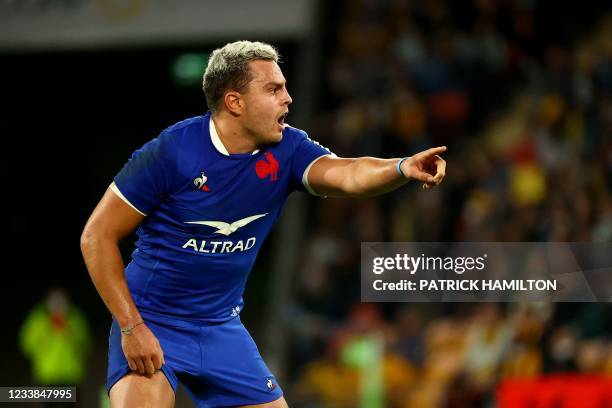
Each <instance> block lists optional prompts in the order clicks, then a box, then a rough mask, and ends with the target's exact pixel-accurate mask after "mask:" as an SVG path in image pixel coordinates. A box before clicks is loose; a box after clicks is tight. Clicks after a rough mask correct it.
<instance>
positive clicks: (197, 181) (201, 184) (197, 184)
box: [193, 171, 210, 191]
mask: <svg viewBox="0 0 612 408" xmlns="http://www.w3.org/2000/svg"><path fill="white" fill-rule="evenodd" d="M200 173H201V175H200V177H196V178H194V179H193V187H194V188H195V189H196V190H202V191H210V188H209V187H208V186H207V185H206V182H207V181H208V177H206V175H205V174H204V172H203V171H201V172H200Z"/></svg>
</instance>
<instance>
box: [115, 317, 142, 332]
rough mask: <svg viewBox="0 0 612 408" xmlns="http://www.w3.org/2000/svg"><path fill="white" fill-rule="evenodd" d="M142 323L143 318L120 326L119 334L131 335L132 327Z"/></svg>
mask: <svg viewBox="0 0 612 408" xmlns="http://www.w3.org/2000/svg"><path fill="white" fill-rule="evenodd" d="M142 324H144V320H140V321H138V322H136V323H134V324H130V325H127V326H122V327H120V328H121V334H122V335H125V336H131V335H132V334H134V329H135V328H136V327H138V326H140V325H142Z"/></svg>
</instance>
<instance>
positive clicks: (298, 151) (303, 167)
mask: <svg viewBox="0 0 612 408" xmlns="http://www.w3.org/2000/svg"><path fill="white" fill-rule="evenodd" d="M294 130H295V131H296V133H297V135H296V139H297V142H296V146H295V150H294V153H293V157H292V163H291V172H292V174H291V177H292V178H293V180H294V182H295V185H297V187H298V189H299V190H302V191H308V192H309V193H310V194H313V195H318V194H317V192H316V191H314V190H313V189H312V188H311V187H310V185H309V184H308V171H309V170H310V167H312V165H313V164H314V163H315V162H316V161H317V160H319V159H320V158H321V157H323V156H326V155H332V156H335V155H334V154H333V153H332V152H331V151H330V150H329V149H327V148H326V147H323V146H321V145H320V144H319V143H318V142H316V141H314V140H312V139H311V138H310V137H308V134H306V132H303V131H301V130H298V129H294Z"/></svg>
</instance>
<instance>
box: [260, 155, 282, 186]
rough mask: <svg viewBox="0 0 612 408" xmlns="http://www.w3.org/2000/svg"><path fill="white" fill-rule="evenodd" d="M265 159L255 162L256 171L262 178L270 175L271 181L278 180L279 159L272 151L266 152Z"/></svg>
mask: <svg viewBox="0 0 612 408" xmlns="http://www.w3.org/2000/svg"><path fill="white" fill-rule="evenodd" d="M264 157H265V160H259V161H258V162H257V163H256V164H255V173H257V177H259V178H260V179H265V178H266V177H268V176H270V181H276V180H278V169H279V165H278V160H276V157H274V155H273V154H272V153H270V152H265V153H264Z"/></svg>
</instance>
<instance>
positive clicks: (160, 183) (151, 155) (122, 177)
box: [111, 132, 177, 215]
mask: <svg viewBox="0 0 612 408" xmlns="http://www.w3.org/2000/svg"><path fill="white" fill-rule="evenodd" d="M176 156H177V155H176V148H175V146H174V145H173V143H172V135H171V134H168V133H165V132H164V133H162V134H161V135H159V136H158V137H157V138H155V139H153V140H151V141H150V142H148V143H146V144H145V145H144V146H142V147H141V148H140V149H138V150H136V151H135V152H134V153H133V154H132V157H131V158H130V159H129V160H128V162H127V163H126V164H125V166H123V168H122V169H121V171H120V172H119V173H118V174H117V175H116V176H115V178H114V183H113V185H111V188H112V189H113V191H115V193H116V194H117V195H118V196H119V197H120V198H121V199H123V200H124V201H126V202H127V203H128V204H129V205H130V206H132V207H133V208H134V209H136V210H137V211H138V212H140V213H141V214H142V215H147V214H149V213H151V211H153V210H154V209H155V208H157V207H158V206H159V204H160V203H161V202H162V201H163V200H164V199H165V198H166V197H168V196H169V195H170V193H171V192H172V186H173V184H174V179H175V178H176V173H177V172H176V167H177V163H176Z"/></svg>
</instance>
